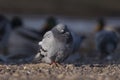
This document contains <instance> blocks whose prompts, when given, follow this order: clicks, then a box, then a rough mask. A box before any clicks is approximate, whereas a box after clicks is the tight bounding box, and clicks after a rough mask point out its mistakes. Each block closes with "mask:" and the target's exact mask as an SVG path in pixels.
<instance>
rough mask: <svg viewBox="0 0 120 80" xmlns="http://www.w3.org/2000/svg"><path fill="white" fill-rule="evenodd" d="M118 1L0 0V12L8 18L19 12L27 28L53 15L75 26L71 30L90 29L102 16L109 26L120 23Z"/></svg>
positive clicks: (35, 25)
mask: <svg viewBox="0 0 120 80" xmlns="http://www.w3.org/2000/svg"><path fill="white" fill-rule="evenodd" d="M119 2H120V1H119V0H0V13H4V14H6V15H8V16H9V17H11V16H13V15H20V16H21V17H22V18H23V19H24V21H25V24H27V25H28V26H30V27H33V26H34V27H37V26H39V25H40V24H41V23H42V22H43V21H44V18H46V17H47V16H51V15H52V16H55V17H57V18H58V20H59V21H60V22H62V23H66V24H68V25H70V27H75V28H74V29H76V27H77V28H79V29H76V30H81V31H89V32H90V31H91V30H92V29H93V27H94V26H95V25H96V22H95V19H96V18H98V17H101V16H102V17H106V22H107V23H108V25H110V26H111V25H112V26H113V25H119V24H120V23H119V16H120V5H119ZM31 18H32V19H31ZM71 22H72V23H71ZM86 23H87V24H86ZM83 27H84V28H83ZM89 27H91V28H89Z"/></svg>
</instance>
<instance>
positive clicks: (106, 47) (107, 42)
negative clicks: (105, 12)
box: [95, 18, 118, 58]
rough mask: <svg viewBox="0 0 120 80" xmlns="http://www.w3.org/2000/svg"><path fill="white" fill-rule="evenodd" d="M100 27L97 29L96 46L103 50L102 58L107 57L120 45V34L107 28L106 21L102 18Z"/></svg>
mask: <svg viewBox="0 0 120 80" xmlns="http://www.w3.org/2000/svg"><path fill="white" fill-rule="evenodd" d="M98 27H99V29H98V30H97V33H96V36H95V41H96V47H97V49H98V50H99V51H100V52H101V56H100V58H105V57H106V58H107V57H109V56H108V55H109V54H111V53H113V52H114V51H115V49H116V48H117V45H118V36H117V34H116V32H115V31H109V30H105V29H104V27H105V22H104V20H103V19H102V18H101V19H100V20H99V26H98Z"/></svg>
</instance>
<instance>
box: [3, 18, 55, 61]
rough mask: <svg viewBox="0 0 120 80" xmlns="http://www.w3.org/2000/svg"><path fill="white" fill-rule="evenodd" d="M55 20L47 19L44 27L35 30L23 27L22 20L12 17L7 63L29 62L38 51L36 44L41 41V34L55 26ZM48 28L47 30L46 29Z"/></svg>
mask: <svg viewBox="0 0 120 80" xmlns="http://www.w3.org/2000/svg"><path fill="white" fill-rule="evenodd" d="M56 24H57V23H56V19H54V17H48V18H47V20H46V23H45V26H43V27H42V29H41V30H35V29H32V28H29V27H26V26H24V24H23V21H22V19H20V18H19V17H14V19H12V21H11V25H12V28H13V29H14V30H13V31H12V32H11V34H10V38H9V43H8V55H7V56H6V57H7V59H6V61H5V62H7V61H13V62H14V61H19V60H20V61H23V62H25V61H26V62H29V61H30V60H32V57H33V56H34V55H35V54H36V53H37V51H38V47H39V46H38V44H37V43H38V42H39V41H40V40H41V39H42V37H43V34H44V33H45V32H46V31H47V30H49V29H50V28H52V27H53V26H55V25H56ZM48 28H49V29H48Z"/></svg>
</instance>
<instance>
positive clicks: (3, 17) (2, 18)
mask: <svg viewBox="0 0 120 80" xmlns="http://www.w3.org/2000/svg"><path fill="white" fill-rule="evenodd" d="M5 19H6V17H5V16H4V15H3V14H0V22H1V21H3V20H5Z"/></svg>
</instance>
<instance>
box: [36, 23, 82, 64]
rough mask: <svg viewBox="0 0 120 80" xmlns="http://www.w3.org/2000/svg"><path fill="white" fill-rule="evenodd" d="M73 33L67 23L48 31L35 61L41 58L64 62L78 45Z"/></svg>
mask: <svg viewBox="0 0 120 80" xmlns="http://www.w3.org/2000/svg"><path fill="white" fill-rule="evenodd" d="M73 35H74V34H73V33H71V31H70V30H69V29H68V27H67V26H66V25H64V24H58V25H56V26H55V27H54V28H53V29H51V30H50V31H48V32H46V33H45V35H44V37H43V39H42V41H40V42H39V46H40V49H39V53H38V54H37V55H36V56H35V59H34V61H37V60H38V61H39V60H40V61H42V62H45V63H53V62H58V63H60V62H63V61H64V60H66V59H67V58H68V57H69V56H70V55H71V54H72V53H73V52H74V50H76V49H75V48H76V47H78V46H76V44H77V43H76V39H73V38H75V36H73ZM80 42H81V41H80ZM78 44H79V43H78Z"/></svg>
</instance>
